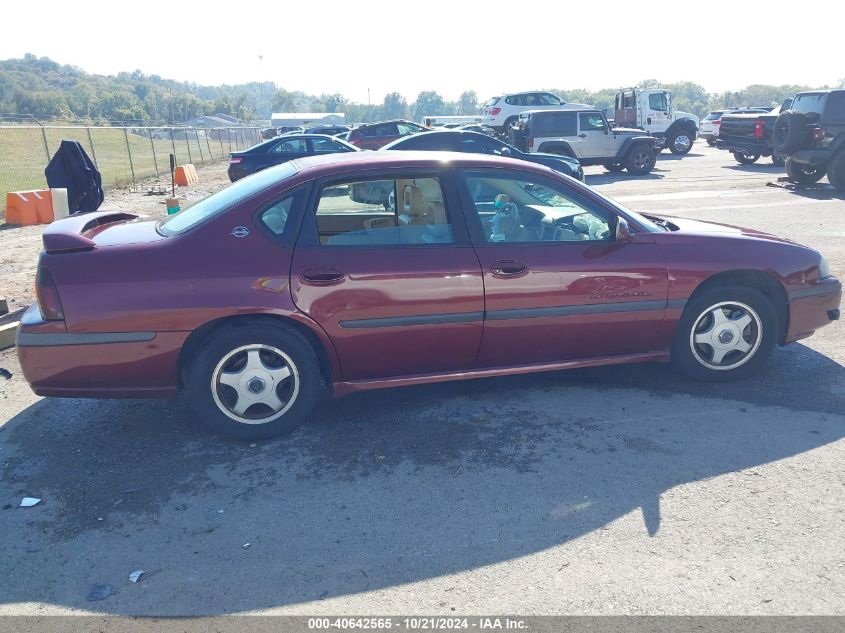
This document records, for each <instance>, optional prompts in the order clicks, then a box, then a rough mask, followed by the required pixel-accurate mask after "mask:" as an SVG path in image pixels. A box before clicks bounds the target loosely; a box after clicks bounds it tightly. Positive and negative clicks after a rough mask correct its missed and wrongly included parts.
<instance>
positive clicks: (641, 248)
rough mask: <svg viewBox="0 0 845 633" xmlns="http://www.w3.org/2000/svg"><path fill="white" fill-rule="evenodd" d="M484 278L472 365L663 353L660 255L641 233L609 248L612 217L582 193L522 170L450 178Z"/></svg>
mask: <svg viewBox="0 0 845 633" xmlns="http://www.w3.org/2000/svg"><path fill="white" fill-rule="evenodd" d="M458 180H459V183H460V185H462V186H461V189H460V190H461V195H462V200H463V205H464V208H465V209H466V211H467V221H468V225H469V228H470V232H471V235H472V239H473V243H474V244H475V248H476V252H477V253H478V258H479V261H480V263H481V268H482V271H483V274H484V286H485V322H484V336H483V343H482V346H481V350H480V352H479V356H478V361H477V366H478V367H501V366H510V365H522V364H537V363H547V362H559V361H569V360H582V359H589V358H604V357H609V356H624V355H639V354H648V353H651V352H656V351H658V350H664V349H665V344H666V336H667V335H666V329H665V324H664V321H663V318H664V313H665V310H666V306H667V303H666V298H667V291H668V278H667V268H666V264H665V262H664V259H663V256H662V253H661V252H660V249H659V248H658V246H657V245H656V244H655V243H654V239H653V237H652V236H651V233H649V232H648V231H647V230H645V229H642V227H640V232H639V233H637V234H636V239H635V240H634V242H633V243H617V242H616V239H615V229H616V221H617V217H618V216H617V215H616V213H615V212H614V210H613V209H612V208H611V206H610V204H609V203H603V202H602V201H601V200H600V199H599V198H598V197H594V196H592V195H591V194H590V193H589V191H588V190H586V189H585V188H583V187H580V186H577V185H575V184H569V183H565V182H561V181H559V180H557V179H554V178H549V177H545V176H540V175H538V174H536V173H531V172H520V171H511V170H508V171H503V170H498V169H487V170H481V169H479V170H472V171H470V170H468V171H465V172H462V174H461V176H460V177H459V178H458Z"/></svg>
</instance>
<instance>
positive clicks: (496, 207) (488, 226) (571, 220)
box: [464, 172, 615, 242]
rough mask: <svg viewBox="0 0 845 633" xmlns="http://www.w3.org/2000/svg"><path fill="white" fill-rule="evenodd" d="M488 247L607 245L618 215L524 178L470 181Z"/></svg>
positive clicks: (468, 177)
mask: <svg viewBox="0 0 845 633" xmlns="http://www.w3.org/2000/svg"><path fill="white" fill-rule="evenodd" d="M464 178H465V182H466V187H467V189H468V191H469V195H470V199H471V200H472V202H473V205H474V211H475V219H477V221H478V223H479V224H480V226H481V233H482V235H483V236H484V240H485V241H486V242H596V241H598V242H607V241H612V240H613V239H614V236H613V227H614V226H615V225H614V222H613V216H612V214H610V213H608V212H607V211H605V210H604V209H602V208H600V207H598V206H596V205H594V204H592V203H590V202H589V201H587V200H586V199H580V197H579V196H576V195H573V194H572V193H570V192H567V191H566V189H565V188H564V186H563V185H559V186H558V185H556V184H551V183H547V182H532V181H531V180H528V179H526V178H525V177H522V176H503V175H500V174H497V173H495V172H469V173H467V174H465V176H464Z"/></svg>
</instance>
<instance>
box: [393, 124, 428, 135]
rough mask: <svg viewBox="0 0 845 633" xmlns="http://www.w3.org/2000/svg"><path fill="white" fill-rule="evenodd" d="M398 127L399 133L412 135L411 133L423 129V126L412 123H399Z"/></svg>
mask: <svg viewBox="0 0 845 633" xmlns="http://www.w3.org/2000/svg"><path fill="white" fill-rule="evenodd" d="M396 128H397V129H398V130H399V134H400V135H401V136H410V135H411V134H416V133H417V132H419V131H420V130H422V128H421V127H419V126H417V125H414V124H412V123H397V124H396Z"/></svg>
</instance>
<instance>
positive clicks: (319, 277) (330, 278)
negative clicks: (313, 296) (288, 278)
mask: <svg viewBox="0 0 845 633" xmlns="http://www.w3.org/2000/svg"><path fill="white" fill-rule="evenodd" d="M299 276H300V277H301V278H302V281H304V282H305V283H307V284H310V285H312V286H330V285H331V284H336V283H339V282H341V281H343V277H344V274H343V272H342V271H340V270H338V269H337V268H334V267H332V266H313V267H311V268H306V269H305V270H303V271H302V273H300V275H299Z"/></svg>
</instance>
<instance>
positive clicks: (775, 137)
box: [772, 110, 808, 156]
mask: <svg viewBox="0 0 845 633" xmlns="http://www.w3.org/2000/svg"><path fill="white" fill-rule="evenodd" d="M807 139H808V135H807V117H806V116H805V115H804V113H803V112H794V111H793V110H787V111H786V112H782V113H781V114H780V116H778V118H777V119H776V120H775V126H774V127H773V128H772V142H773V144H774V149H775V153H776V154H780V155H781V156H783V155H786V154H791V153H793V152H795V151H796V150H799V149H801V147H802V146H804V145H805V144H806V142H807Z"/></svg>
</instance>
